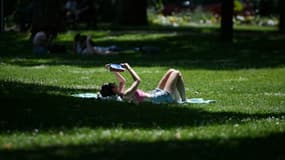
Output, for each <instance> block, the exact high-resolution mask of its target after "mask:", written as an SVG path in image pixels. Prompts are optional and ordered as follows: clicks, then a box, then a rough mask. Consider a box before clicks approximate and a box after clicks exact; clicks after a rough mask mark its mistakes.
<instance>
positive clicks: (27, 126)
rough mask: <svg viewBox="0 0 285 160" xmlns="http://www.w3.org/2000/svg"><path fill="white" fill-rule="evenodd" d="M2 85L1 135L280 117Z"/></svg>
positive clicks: (36, 87)
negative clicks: (3, 133)
mask: <svg viewBox="0 0 285 160" xmlns="http://www.w3.org/2000/svg"><path fill="white" fill-rule="evenodd" d="M0 84H1V88H0V93H1V98H0V99H1V106H2V110H1V112H0V129H1V131H3V132H5V131H8V130H9V131H32V130H34V129H40V130H49V129H61V128H74V127H91V128H98V127H103V128H105V127H111V128H112V127H123V128H176V127H186V126H207V125H213V124H242V123H247V122H248V121H254V120H261V119H266V118H269V117H272V116H274V117H276V118H281V117H282V116H284V113H264V114H263V113H256V114H247V113H237V112H224V111H223V112H209V111H206V110H203V109H199V108H191V106H189V105H188V106H180V105H154V104H149V103H145V104H141V105H134V104H129V103H124V102H109V101H108V102H107V101H99V100H94V99H80V98H74V97H71V96H69V93H70V94H71V93H72V92H73V93H76V92H78V91H79V90H69V91H68V92H67V91H66V89H62V88H57V87H50V86H42V85H35V84H24V83H20V82H5V81H1V82H0ZM49 92H51V93H57V94H49ZM63 93H65V95H64V94H63ZM66 94H67V95H66ZM216 105H217V104H216Z"/></svg>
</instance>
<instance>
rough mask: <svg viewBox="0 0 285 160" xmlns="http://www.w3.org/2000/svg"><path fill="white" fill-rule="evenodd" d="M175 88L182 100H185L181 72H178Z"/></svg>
mask: <svg viewBox="0 0 285 160" xmlns="http://www.w3.org/2000/svg"><path fill="white" fill-rule="evenodd" d="M176 87H177V90H178V92H179V94H180V97H181V99H182V101H186V93H185V85H184V79H183V76H182V74H181V73H180V72H179V78H178V80H177V83H176Z"/></svg>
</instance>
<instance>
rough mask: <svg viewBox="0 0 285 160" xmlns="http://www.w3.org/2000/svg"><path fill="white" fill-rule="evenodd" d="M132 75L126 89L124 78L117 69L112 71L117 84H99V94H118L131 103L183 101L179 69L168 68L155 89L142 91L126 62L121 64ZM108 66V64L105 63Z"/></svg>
mask: <svg viewBox="0 0 285 160" xmlns="http://www.w3.org/2000/svg"><path fill="white" fill-rule="evenodd" d="M121 66H122V67H123V68H125V69H126V70H127V71H128V72H129V73H130V74H131V76H132V78H133V80H134V81H133V83H132V85H131V86H130V87H129V88H128V89H126V80H125V78H124V77H123V76H122V75H121V74H120V72H118V71H113V73H114V75H115V77H116V79H117V80H118V81H119V85H116V84H115V83H106V84H104V85H102V86H101V90H100V94H101V96H102V97H108V96H115V95H117V96H120V97H121V98H122V99H123V100H125V101H128V102H133V103H136V104H137V103H141V102H152V103H175V102H179V101H185V100H186V96H185V88H184V81H183V77H182V74H181V72H180V71H178V70H174V69H169V70H168V71H167V72H166V73H165V75H164V76H163V77H162V79H161V80H160V82H159V83H158V86H157V88H156V89H155V90H152V91H150V92H144V91H142V90H140V89H138V86H139V84H140V83H141V79H140V77H139V76H138V74H137V73H136V72H135V71H134V70H133V68H132V67H131V66H130V65H129V64H128V63H123V64H121ZM106 67H107V68H109V65H106Z"/></svg>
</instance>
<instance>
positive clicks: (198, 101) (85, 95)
mask: <svg viewBox="0 0 285 160" xmlns="http://www.w3.org/2000/svg"><path fill="white" fill-rule="evenodd" d="M71 96H73V97H78V98H87V99H101V100H113V101H123V100H122V98H121V97H120V96H111V97H101V96H100V94H97V93H79V94H72V95H71ZM215 102H216V100H206V99H203V98H191V99H187V100H186V101H181V102H178V103H179V104H188V103H190V104H210V103H215Z"/></svg>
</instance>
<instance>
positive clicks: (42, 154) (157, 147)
mask: <svg viewBox="0 0 285 160" xmlns="http://www.w3.org/2000/svg"><path fill="white" fill-rule="evenodd" d="M284 147H285V134H284V133H276V134H271V135H268V136H264V137H256V138H250V137H244V138H231V139H215V138H214V139H193V140H169V141H156V142H129V141H116V142H112V143H111V142H107V143H105V144H90V145H77V146H76V145H73V146H53V147H43V148H35V149H32V150H25V149H22V150H12V151H9V150H6V151H5V150H2V151H0V158H1V159H2V158H3V159H5V160H14V159H15V160H16V159H19V158H20V159H23V160H25V159H27V160H30V159H40V160H45V159H105V160H106V159H116V160H121V159H122V160H125V159H193V160H200V159H207V160H209V159H217V160H228V159H234V160H240V159H245V160H252V159H259V160H260V159H264V160H268V159H271V160H283V159H284V158H285V152H284Z"/></svg>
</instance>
